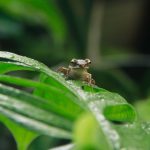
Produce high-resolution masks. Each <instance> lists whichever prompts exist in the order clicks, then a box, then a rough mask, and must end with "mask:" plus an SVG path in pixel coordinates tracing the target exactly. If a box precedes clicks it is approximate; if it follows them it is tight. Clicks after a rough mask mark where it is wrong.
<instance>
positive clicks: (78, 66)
mask: <svg viewBox="0 0 150 150" xmlns="http://www.w3.org/2000/svg"><path fill="white" fill-rule="evenodd" d="M90 64H91V60H90V59H88V58H86V59H75V58H73V59H72V60H71V61H70V64H69V66H68V67H67V68H66V67H60V68H58V70H57V71H58V72H60V73H62V74H63V75H64V76H65V78H66V79H68V80H80V81H84V82H86V83H88V84H90V85H95V80H94V79H93V78H92V74H90V73H89V72H88V69H89V66H90Z"/></svg>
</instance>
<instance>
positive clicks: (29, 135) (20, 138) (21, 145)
mask: <svg viewBox="0 0 150 150" xmlns="http://www.w3.org/2000/svg"><path fill="white" fill-rule="evenodd" d="M0 120H1V121H2V122H3V123H4V124H5V125H6V127H7V128H8V129H9V130H10V131H11V133H12V134H13V136H14V138H15V140H16V143H17V149H18V150H26V149H27V147H28V146H29V145H30V143H31V142H32V141H33V140H34V139H35V138H36V137H37V136H38V134H37V133H35V132H33V131H30V130H27V129H26V128H24V127H22V126H20V125H18V124H16V123H14V122H12V121H11V120H9V119H8V118H6V117H5V116H3V115H1V114H0Z"/></svg>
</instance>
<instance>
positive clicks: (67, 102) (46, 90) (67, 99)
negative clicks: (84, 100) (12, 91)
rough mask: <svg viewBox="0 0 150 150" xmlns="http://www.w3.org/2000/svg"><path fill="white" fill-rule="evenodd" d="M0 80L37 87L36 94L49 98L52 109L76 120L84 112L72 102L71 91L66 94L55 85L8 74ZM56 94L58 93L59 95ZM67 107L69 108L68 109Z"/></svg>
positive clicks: (0, 77) (0, 76)
mask: <svg viewBox="0 0 150 150" xmlns="http://www.w3.org/2000/svg"><path fill="white" fill-rule="evenodd" d="M0 81H2V82H6V83H9V84H15V85H20V86H24V87H28V88H30V87H31V88H34V89H36V92H35V93H36V94H35V95H38V96H40V97H42V98H45V99H48V101H47V102H48V103H49V105H50V106H51V107H50V110H52V111H54V112H55V113H57V114H59V115H63V116H64V117H67V118H69V119H71V120H74V119H75V118H76V117H77V116H78V115H79V113H81V112H82V109H81V107H79V106H78V105H76V104H75V103H74V102H72V100H71V99H73V98H74V97H72V95H69V93H68V94H65V91H62V90H60V89H58V88H56V87H54V86H50V85H48V84H45V83H42V82H37V81H32V80H29V79H23V78H17V77H12V76H8V75H0ZM41 93H42V94H41ZM55 95H57V97H56V96H55ZM59 95H60V96H59ZM62 99H63V101H62ZM66 107H67V108H69V109H66ZM72 110H74V111H72Z"/></svg>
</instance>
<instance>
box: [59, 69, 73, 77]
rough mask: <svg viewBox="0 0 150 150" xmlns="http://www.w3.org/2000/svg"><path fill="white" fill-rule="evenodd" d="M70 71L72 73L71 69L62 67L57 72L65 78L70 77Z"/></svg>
mask: <svg viewBox="0 0 150 150" xmlns="http://www.w3.org/2000/svg"><path fill="white" fill-rule="evenodd" d="M69 71H70V69H69V68H65V67H60V68H58V69H57V72H60V73H62V74H63V75H64V76H65V77H68V75H69Z"/></svg>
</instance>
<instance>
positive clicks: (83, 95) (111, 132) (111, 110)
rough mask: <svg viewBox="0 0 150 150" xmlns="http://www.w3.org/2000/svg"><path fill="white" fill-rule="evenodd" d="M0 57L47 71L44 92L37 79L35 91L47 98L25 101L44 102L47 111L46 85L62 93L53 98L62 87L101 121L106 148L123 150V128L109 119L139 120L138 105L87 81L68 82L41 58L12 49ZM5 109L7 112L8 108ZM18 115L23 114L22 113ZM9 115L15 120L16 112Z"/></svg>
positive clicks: (36, 104)
mask: <svg viewBox="0 0 150 150" xmlns="http://www.w3.org/2000/svg"><path fill="white" fill-rule="evenodd" d="M0 57H1V58H5V59H9V60H11V61H15V62H19V63H21V64H24V65H27V66H29V67H30V68H31V69H33V70H35V71H38V72H40V73H41V74H44V77H43V79H40V82H42V86H44V87H43V89H42V91H40V90H39V89H38V88H39V87H40V86H41V84H40V83H37V82H36V83H35V81H34V83H35V87H36V90H37V91H35V93H34V94H37V96H43V98H44V100H42V99H40V98H37V97H36V99H38V100H36V103H34V100H32V101H29V98H26V99H23V97H21V99H22V100H23V101H24V102H27V103H28V104H30V105H35V106H36V107H37V108H36V109H38V108H41V105H42V104H43V103H44V105H42V108H43V110H45V111H47V110H48V105H45V104H46V103H47V101H46V100H45V97H46V96H45V95H46V94H48V93H47V92H46V91H45V87H47V86H50V88H52V89H49V88H47V89H49V90H52V91H54V89H53V88H56V89H58V90H56V91H57V92H58V93H57V94H56V93H55V94H54V95H53V97H56V99H57V97H59V95H58V94H60V91H59V89H61V91H63V92H64V93H65V96H66V98H67V97H68V96H69V98H68V101H72V102H73V103H74V104H76V105H79V107H81V108H82V109H84V110H86V111H88V112H90V113H92V114H93V116H94V118H95V119H96V122H97V124H98V130H99V131H101V132H99V134H100V135H99V136H100V137H104V138H102V139H103V143H107V148H106V147H104V146H103V148H104V150H112V149H118V150H119V149H121V148H122V143H121V142H120V139H121V135H120V132H119V130H117V129H116V128H115V126H113V123H112V122H110V121H109V120H113V121H121V122H123V123H128V122H131V121H133V120H134V119H135V117H136V113H135V110H134V108H133V107H131V105H129V104H128V103H127V102H126V100H125V99H124V98H122V97H121V96H120V95H118V94H116V93H111V92H109V91H107V90H104V89H101V88H98V87H96V86H94V87H91V86H88V85H87V86H86V85H85V84H84V83H81V84H80V83H76V82H73V81H66V80H65V79H64V78H63V77H61V76H60V75H59V74H57V73H55V72H53V71H52V70H50V69H49V68H48V67H47V66H45V65H44V64H42V63H40V62H38V61H35V60H33V59H30V58H27V57H23V56H19V55H16V54H12V53H8V52H7V53H6V52H0ZM1 77H2V78H1V79H2V80H3V81H5V80H7V81H9V82H10V83H11V82H14V83H15V82H16V84H20V85H22V86H28V85H29V86H30V85H31V83H33V82H32V81H31V82H30V80H26V79H19V80H18V78H14V77H13V78H7V77H8V76H1ZM6 78H7V79H6ZM11 79H12V81H11ZM37 84H39V86H37ZM45 84H46V85H47V86H46V85H45ZM32 87H34V86H32ZM44 91H45V93H44V95H43V92H44ZM7 93H8V92H7ZM51 94H52V93H50V97H49V96H48V98H47V100H50V98H52V95H51ZM3 95H4V93H3ZM5 95H7V94H6V93H5ZM25 95H26V94H25ZM48 95H49V94H48ZM60 95H62V94H60ZM7 96H8V95H7ZM11 96H12V95H9V96H8V97H11ZM26 96H27V95H26ZM30 96H31V95H30ZM33 97H34V96H32V99H33ZM13 98H14V100H13V101H14V102H15V100H16V101H17V102H18V98H19V97H18V94H17V93H15V96H14V97H13ZM62 101H63V99H62ZM67 103H68V102H67V101H66V102H65V105H66V104H67ZM39 104H40V105H39ZM47 104H48V103H47ZM69 106H70V105H69ZM58 108H59V107H58ZM50 110H51V109H50ZM5 111H7V109H5ZM9 111H12V110H9ZM18 111H20V110H18ZM20 112H21V111H20ZM15 113H16V112H15ZM17 115H21V116H23V114H22V112H21V113H19V114H17ZM27 115H29V114H27ZM79 115H80V113H79ZM7 116H8V117H11V119H14V117H12V115H10V116H9V115H7ZM23 117H27V116H23ZM30 117H32V118H34V121H37V120H35V119H36V118H35V116H34V115H33V116H32V115H31V116H30ZM57 117H58V116H57ZM39 119H40V124H41V123H45V124H46V123H50V122H46V121H44V118H42V117H41V118H39ZM83 120H84V119H83ZM87 120H91V119H87ZM16 121H19V120H18V118H17V119H16ZM28 122H30V121H29V120H28ZM36 123H37V122H36ZM36 123H33V124H34V125H35V124H36ZM33 124H32V123H31V124H30V125H31V126H32V125H33ZM54 125H55V126H57V124H54ZM38 126H39V124H38ZM91 126H93V125H91ZM48 127H49V126H48ZM59 127H60V126H59ZM55 128H56V127H55ZM57 129H58V128H57ZM59 129H60V128H59ZM37 130H39V128H38V127H37ZM61 130H62V129H61ZM39 131H40V130H39ZM63 131H64V130H63ZM86 131H88V129H86ZM41 132H44V133H45V131H41ZM91 132H92V131H91ZM47 133H48V132H47ZM67 133H68V132H67ZM67 133H66V131H65V133H64V132H63V137H64V134H67ZM61 134H62V131H61ZM55 136H56V135H55ZM61 136H62V135H61ZM67 136H68V137H70V135H69V134H68V135H65V137H67ZM96 143H98V142H96ZM96 145H97V146H98V147H99V146H100V145H98V144H96Z"/></svg>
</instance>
